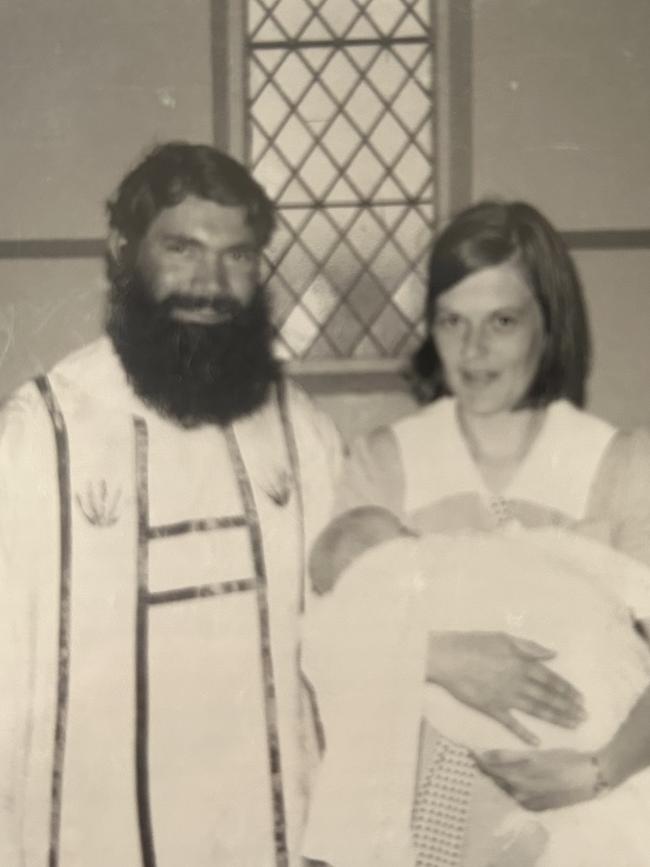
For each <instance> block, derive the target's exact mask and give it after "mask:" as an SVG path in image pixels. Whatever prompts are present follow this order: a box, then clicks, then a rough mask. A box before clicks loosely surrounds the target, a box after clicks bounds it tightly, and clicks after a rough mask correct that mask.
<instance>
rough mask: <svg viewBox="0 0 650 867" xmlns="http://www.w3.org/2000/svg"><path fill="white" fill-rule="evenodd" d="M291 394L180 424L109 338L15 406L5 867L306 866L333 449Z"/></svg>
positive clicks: (0, 714)
mask: <svg viewBox="0 0 650 867" xmlns="http://www.w3.org/2000/svg"><path fill="white" fill-rule="evenodd" d="M282 391H283V392H284V396H282V395H281V394H274V395H273V397H272V398H271V399H270V400H269V401H268V403H267V404H266V405H265V407H263V408H262V409H261V410H260V411H258V412H256V413H255V414H254V415H253V416H251V417H249V418H247V419H244V420H241V421H238V422H236V423H235V424H234V425H233V426H232V427H230V428H226V429H220V428H217V427H216V426H212V425H210V426H203V427H200V428H197V429H192V430H186V429H183V428H181V427H180V426H178V425H176V424H173V423H172V422H170V421H167V420H165V419H162V418H161V417H160V416H159V415H157V414H156V413H154V412H153V411H151V410H149V409H148V408H147V407H146V406H145V405H144V404H143V403H142V402H141V401H139V400H138V399H137V398H136V397H135V396H134V394H133V393H132V391H131V389H130V387H129V386H128V384H127V383H126V380H125V378H124V374H123V372H122V369H121V367H120V365H119V363H118V361H117V359H116V357H115V355H114V354H113V352H112V349H111V348H110V345H109V343H108V341H107V340H106V339H102V340H100V341H98V342H97V343H95V344H93V345H91V346H90V347H88V348H86V349H85V350H82V351H81V352H79V353H76V354H75V355H73V356H71V357H70V358H69V359H66V360H65V361H64V362H62V363H61V364H60V365H58V366H57V367H56V368H54V370H53V371H52V372H51V373H50V374H49V375H48V376H47V377H41V378H38V379H37V381H36V382H35V383H33V384H29V385H27V386H25V387H24V388H22V389H21V390H20V391H19V392H17V393H16V395H14V396H13V397H12V398H11V399H10V400H9V401H8V403H7V404H6V405H5V407H4V409H3V413H2V427H1V429H0V430H1V434H0V435H1V439H0V461H1V464H0V484H1V486H2V487H1V488H0V509H1V512H0V514H1V521H2V527H1V531H0V532H1V536H0V544H1V547H0V588H1V593H2V601H1V604H0V609H1V610H0V625H1V627H2V630H1V633H0V648H1V650H2V660H1V664H0V688H1V694H2V707H1V708H0V811H1V812H0V863H1V864H2V867H116V865H120V867H186V865H188V867H189V865H191V867H214V865H220V867H222V865H223V867H229V865H232V867H283V865H294V864H297V863H299V861H298V859H297V851H298V849H299V842H298V841H299V836H300V833H301V828H302V823H303V821H304V811H305V807H306V794H307V786H308V779H307V777H308V762H307V761H306V756H307V754H308V753H309V751H310V750H309V745H310V737H311V735H312V734H313V730H312V728H311V710H310V708H309V702H308V700H307V693H306V691H305V689H304V688H303V682H302V680H301V676H300V660H299V640H298V639H299V635H298V629H299V614H300V611H301V609H302V607H303V604H304V592H305V588H304V577H303V566H304V551H305V544H306V543H307V541H308V540H309V539H310V538H311V537H312V536H313V534H314V533H315V532H317V531H318V529H319V528H320V526H321V525H322V524H323V523H324V522H325V521H326V520H327V519H328V517H329V512H330V507H331V499H332V496H331V494H332V487H333V482H334V476H335V473H336V467H337V463H338V440H337V437H336V435H335V432H334V430H333V428H332V427H331V425H330V424H329V422H328V421H327V420H326V419H325V418H324V417H323V416H322V415H320V414H319V413H318V412H317V411H316V410H315V409H314V408H313V407H312V405H311V404H310V403H309V401H308V400H307V399H306V398H305V397H304V395H303V394H302V393H301V392H300V391H299V390H298V389H296V388H295V387H294V386H291V385H287V386H285V387H284V389H282ZM312 745H313V744H312Z"/></svg>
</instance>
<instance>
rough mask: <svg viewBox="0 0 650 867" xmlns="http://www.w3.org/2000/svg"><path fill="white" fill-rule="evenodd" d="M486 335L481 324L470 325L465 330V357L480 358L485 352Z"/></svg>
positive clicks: (486, 347) (486, 346)
mask: <svg viewBox="0 0 650 867" xmlns="http://www.w3.org/2000/svg"><path fill="white" fill-rule="evenodd" d="M487 349H488V345H487V335H486V333H485V329H484V328H483V326H482V325H470V326H469V327H468V328H467V331H466V332H465V340H464V342H463V355H464V357H465V358H468V359H472V358H481V357H482V356H484V355H485V353H486V352H487Z"/></svg>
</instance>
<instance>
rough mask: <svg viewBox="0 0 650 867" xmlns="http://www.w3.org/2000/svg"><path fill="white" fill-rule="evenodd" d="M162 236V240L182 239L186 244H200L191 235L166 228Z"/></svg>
mask: <svg viewBox="0 0 650 867" xmlns="http://www.w3.org/2000/svg"><path fill="white" fill-rule="evenodd" d="M162 238H163V240H164V241H184V242H185V243H187V244H200V243H201V242H200V241H199V240H198V239H197V238H194V237H193V236H192V235H188V234H187V233H186V232H175V231H173V230H171V229H170V230H166V231H164V232H163V233H162Z"/></svg>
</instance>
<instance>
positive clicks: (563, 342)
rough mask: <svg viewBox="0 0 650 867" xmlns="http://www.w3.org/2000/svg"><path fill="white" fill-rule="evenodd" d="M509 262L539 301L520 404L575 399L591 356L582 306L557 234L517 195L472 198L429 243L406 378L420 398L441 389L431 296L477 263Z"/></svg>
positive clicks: (581, 393)
mask: <svg viewBox="0 0 650 867" xmlns="http://www.w3.org/2000/svg"><path fill="white" fill-rule="evenodd" d="M505 262H512V263H513V264H514V265H515V266H516V267H518V268H519V269H520V271H521V273H522V275H523V277H524V279H525V280H526V282H527V284H528V286H529V287H530V290H531V292H532V293H533V295H534V297H535V299H536V301H537V303H538V304H539V307H540V310H541V313H542V319H543V327H544V345H543V351H542V357H541V359H540V363H539V367H538V369H537V372H536V375H535V377H534V379H533V382H532V384H531V387H530V389H529V391H528V394H527V395H526V396H525V398H524V401H523V404H524V405H526V406H546V405H547V404H548V403H550V402H551V401H552V400H555V399H558V398H566V399H567V400H570V401H571V402H572V403H574V404H575V405H576V406H583V405H584V401H585V386H586V380H587V376H588V374H589V369H590V363H591V339H590V333H589V323H588V319H587V311H586V308H585V303H584V298H583V292H582V287H581V284H580V280H579V278H578V274H577V271H576V268H575V265H574V264H573V261H572V259H571V256H570V255H569V252H568V250H567V248H566V246H565V244H564V241H563V240H562V238H561V237H560V235H559V234H558V232H557V231H556V230H555V229H554V228H553V226H552V225H551V224H550V223H549V222H548V220H547V219H546V218H545V217H544V216H542V214H541V213H540V212H539V211H538V210H536V208H533V207H532V206H531V205H529V204H526V203H525V202H510V203H508V202H501V201H497V200H489V201H484V202H480V203H479V204H476V205H473V206H472V207H470V208H467V209H466V210H464V211H462V212H461V213H460V214H458V216H457V217H455V219H453V220H452V221H451V223H449V225H448V226H447V227H446V228H445V229H444V231H443V232H442V233H441V235H440V236H439V238H438V239H437V241H436V242H435V244H434V247H433V251H432V253H431V257H430V260H429V279H428V293H427V302H426V314H425V317H426V326H427V338H426V339H425V341H424V343H423V344H422V346H421V347H420V349H419V350H418V351H417V352H416V354H415V355H414V357H413V383H414V387H415V392H416V395H417V397H418V398H419V399H420V401H421V402H422V403H427V402H429V401H432V400H435V399H436V398H437V397H440V396H442V395H444V394H448V390H447V387H446V385H445V382H444V376H443V371H442V365H441V362H440V358H439V357H438V353H437V351H436V347H435V344H434V341H433V338H432V337H431V329H432V326H433V322H434V319H435V315H436V306H437V302H438V298H439V297H440V296H441V295H442V294H443V293H445V292H446V291H447V290H449V289H451V288H452V287H453V286H455V285H456V284H457V283H459V282H460V281H461V280H463V279H464V278H465V277H468V276H469V275H470V274H474V273H476V272H477V271H480V270H482V269H483V268H490V267H494V266H497V265H501V264H503V263H505Z"/></svg>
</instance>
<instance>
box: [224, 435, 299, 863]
mask: <svg viewBox="0 0 650 867" xmlns="http://www.w3.org/2000/svg"><path fill="white" fill-rule="evenodd" d="M224 435H225V439H226V443H227V446H228V451H229V453H230V458H231V460H232V464H233V467H234V469H235V475H236V477H237V484H238V485H239V492H240V495H241V498H242V503H243V505H244V512H245V514H246V519H247V522H248V527H249V531H250V542H251V553H252V556H253V565H254V567H255V575H256V590H257V612H258V622H259V629H260V653H261V663H262V678H263V691H264V714H265V719H266V742H267V753H268V760H269V770H270V775H271V800H272V806H273V837H274V846H275V867H287V865H288V863H289V862H288V851H287V829H286V815H285V804H284V791H283V785H282V762H281V756H280V734H279V727H278V711H277V699H276V692H275V677H274V673H273V659H272V654H271V627H270V617H269V602H268V595H267V576H266V566H265V563H264V548H263V544H262V532H261V529H260V523H259V518H258V515H257V508H256V506H255V498H254V496H253V489H252V487H251V483H250V480H249V478H248V473H247V472H246V467H245V465H244V461H243V458H242V455H241V452H240V450H239V445H238V443H237V440H236V438H235V434H234V432H233V430H232V428H230V427H229V428H225V429H224Z"/></svg>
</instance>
